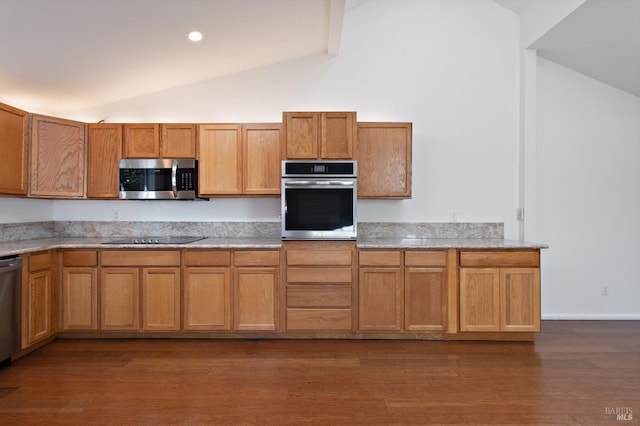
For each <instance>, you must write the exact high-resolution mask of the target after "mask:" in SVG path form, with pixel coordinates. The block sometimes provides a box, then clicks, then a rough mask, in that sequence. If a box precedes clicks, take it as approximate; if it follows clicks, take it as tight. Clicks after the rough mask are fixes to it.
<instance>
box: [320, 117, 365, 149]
mask: <svg viewBox="0 0 640 426" xmlns="http://www.w3.org/2000/svg"><path fill="white" fill-rule="evenodd" d="M357 140H358V137H357V126H356V113H355V112H323V113H320V158H322V159H347V160H350V159H352V158H354V157H356V155H355V154H356V152H357Z"/></svg>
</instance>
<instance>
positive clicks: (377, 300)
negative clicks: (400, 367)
mask: <svg viewBox="0 0 640 426" xmlns="http://www.w3.org/2000/svg"><path fill="white" fill-rule="evenodd" d="M358 264H359V266H360V267H359V283H358V287H359V308H358V328H359V330H361V331H385V332H386V331H389V332H403V331H412V332H419V331H442V332H443V331H447V330H448V329H447V323H448V293H449V286H450V285H451V286H453V285H455V283H449V281H448V275H447V269H446V268H447V253H446V252H445V251H402V250H361V251H360V252H359V263H358Z"/></svg>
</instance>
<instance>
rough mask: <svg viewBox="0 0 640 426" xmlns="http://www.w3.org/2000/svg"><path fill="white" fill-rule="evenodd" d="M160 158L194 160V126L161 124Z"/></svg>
mask: <svg viewBox="0 0 640 426" xmlns="http://www.w3.org/2000/svg"><path fill="white" fill-rule="evenodd" d="M160 156H161V157H165V158H196V125H195V124H175V123H172V124H161V125H160Z"/></svg>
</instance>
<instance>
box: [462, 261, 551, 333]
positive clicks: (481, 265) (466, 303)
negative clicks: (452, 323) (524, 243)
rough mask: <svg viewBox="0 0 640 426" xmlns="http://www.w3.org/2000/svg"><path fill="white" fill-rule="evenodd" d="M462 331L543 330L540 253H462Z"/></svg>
mask: <svg viewBox="0 0 640 426" xmlns="http://www.w3.org/2000/svg"><path fill="white" fill-rule="evenodd" d="M460 266H461V268H460V331H471V332H498V331H515V332H538V331H540V253H539V252H538V251H516V252H514V251H502V252H501V251H491V252H487V251H463V252H461V253H460Z"/></svg>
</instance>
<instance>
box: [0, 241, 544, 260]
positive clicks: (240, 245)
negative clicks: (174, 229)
mask: <svg viewBox="0 0 640 426" xmlns="http://www.w3.org/2000/svg"><path fill="white" fill-rule="evenodd" d="M121 239H122V237H118V238H90V237H89V238H80V237H58V238H38V239H31V240H21V241H8V242H0V257H3V256H12V255H19V254H24V253H33V252H37V251H43V250H51V249H103V250H109V249H125V248H126V249H132V248H135V249H185V248H189V249H273V250H278V249H280V248H281V247H282V240H281V239H280V238H275V237H273V238H251V237H248V238H218V237H210V238H205V239H203V240H200V241H195V242H193V243H189V244H105V243H106V242H109V241H116V240H121ZM356 245H357V247H358V248H359V249H425V250H426V249H448V248H455V249H511V250H516V249H544V248H548V246H547V245H545V244H538V243H527V242H520V241H516V240H505V239H500V238H359V239H358V240H357V241H356Z"/></svg>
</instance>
